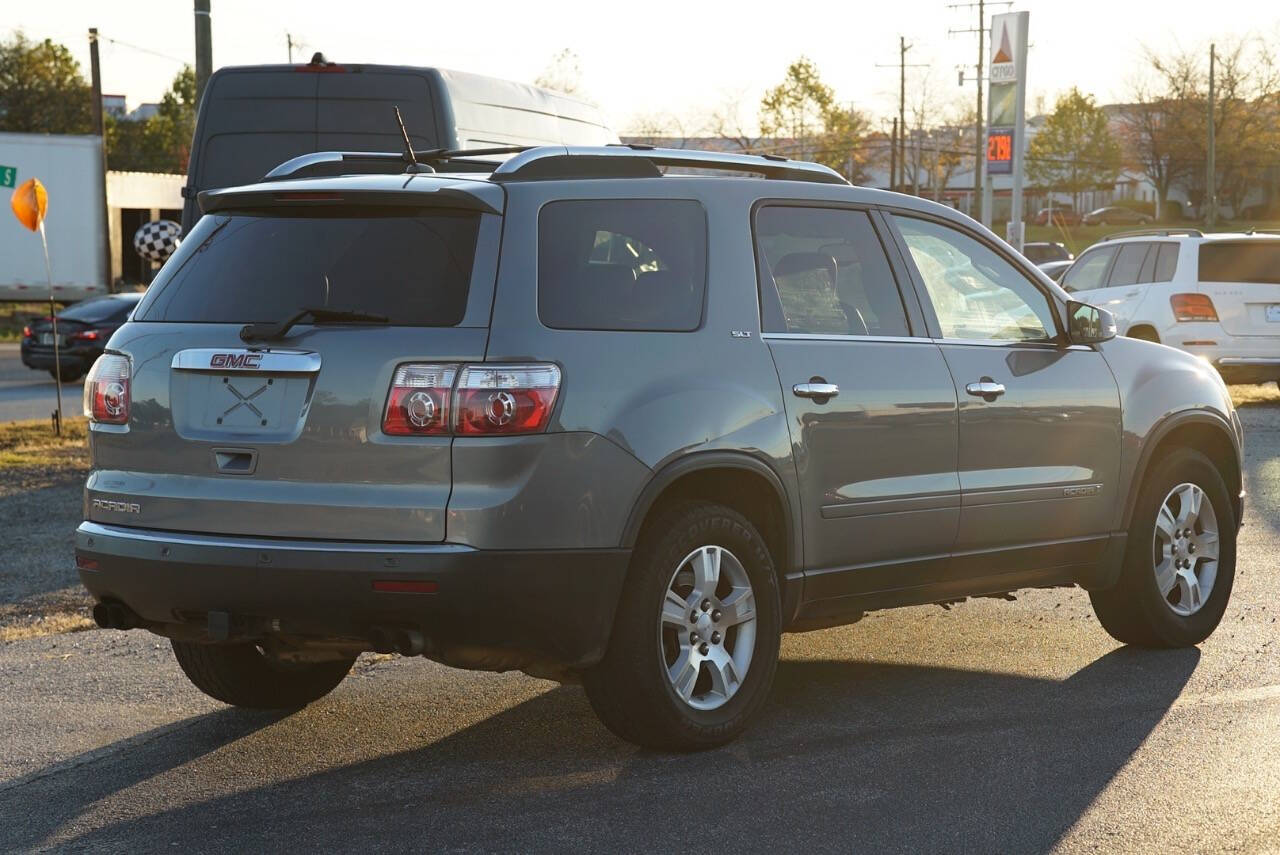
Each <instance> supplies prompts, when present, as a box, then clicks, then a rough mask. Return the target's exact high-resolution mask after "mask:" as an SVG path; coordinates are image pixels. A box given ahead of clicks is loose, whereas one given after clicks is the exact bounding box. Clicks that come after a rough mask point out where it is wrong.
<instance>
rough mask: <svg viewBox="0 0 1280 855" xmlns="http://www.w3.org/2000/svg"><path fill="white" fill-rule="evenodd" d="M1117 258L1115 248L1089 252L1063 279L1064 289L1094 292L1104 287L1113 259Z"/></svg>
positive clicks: (1081, 257)
mask: <svg viewBox="0 0 1280 855" xmlns="http://www.w3.org/2000/svg"><path fill="white" fill-rule="evenodd" d="M1115 256H1116V248H1115V247H1114V246H1106V247H1102V248H1100V249H1091V250H1089V251H1088V252H1086V253H1085V254H1084V255H1081V256H1080V257H1079V258H1077V259H1076V263H1075V264H1073V265H1071V269H1069V270H1068V271H1067V274H1066V276H1064V277H1063V279H1062V287H1063V288H1066V289H1067V290H1068V291H1092V290H1093V289H1095V288H1101V287H1103V282H1104V281H1105V279H1104V277H1105V276H1106V275H1107V268H1109V267H1110V266H1111V259H1113V258H1115Z"/></svg>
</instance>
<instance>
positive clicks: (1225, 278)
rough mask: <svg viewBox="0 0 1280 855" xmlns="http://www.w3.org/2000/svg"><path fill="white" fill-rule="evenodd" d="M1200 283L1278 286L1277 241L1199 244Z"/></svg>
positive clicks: (1279, 244)
mask: <svg viewBox="0 0 1280 855" xmlns="http://www.w3.org/2000/svg"><path fill="white" fill-rule="evenodd" d="M1200 281H1201V282H1261V283H1264V284H1265V283H1272V282H1278V283H1280V241H1272V240H1266V241H1265V242H1264V241H1261V240H1259V241H1255V242H1253V243H1208V242H1206V243H1202V244H1200Z"/></svg>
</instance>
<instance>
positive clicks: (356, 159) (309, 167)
mask: <svg viewBox="0 0 1280 855" xmlns="http://www.w3.org/2000/svg"><path fill="white" fill-rule="evenodd" d="M530 148H532V146H527V145H505V146H494V147H492V148H472V149H465V148H458V149H445V148H429V149H424V150H422V151H417V150H415V151H414V152H413V156H414V158H415V159H416V160H417V161H418V162H417V163H416V164H413V163H411V162H410V161H409V155H408V152H398V151H316V152H312V153H310V154H303V155H299V156H298V157H295V158H292V159H290V160H286V161H285V162H284V163H282V164H280V165H279V166H277V167H276V168H274V169H272V170H271V171H270V172H268V173H267V174H266V175H265V176H264V177H263V179H262V180H263V181H280V180H282V179H286V178H311V177H316V176H320V175H349V174H352V173H389V174H395V173H399V172H407V171H411V170H410V167H412V166H416V167H417V168H416V169H414V170H412V171H416V172H435V171H436V170H435V169H434V168H433V167H432V166H431V164H432V163H444V162H446V161H450V160H461V159H467V158H472V157H486V156H490V155H495V154H516V153H518V152H522V151H527V150H528V149H530ZM494 165H495V166H496V165H497V161H494ZM393 167H394V168H393Z"/></svg>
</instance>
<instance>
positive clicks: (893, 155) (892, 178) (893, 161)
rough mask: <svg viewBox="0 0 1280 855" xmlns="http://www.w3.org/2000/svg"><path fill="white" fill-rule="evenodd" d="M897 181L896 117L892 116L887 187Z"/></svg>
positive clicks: (891, 187)
mask: <svg viewBox="0 0 1280 855" xmlns="http://www.w3.org/2000/svg"><path fill="white" fill-rule="evenodd" d="M897 183H898V117H897V116H894V118H893V136H891V137H890V138H889V189H890V190H892V189H893V188H894V186H895V185H896V184H897Z"/></svg>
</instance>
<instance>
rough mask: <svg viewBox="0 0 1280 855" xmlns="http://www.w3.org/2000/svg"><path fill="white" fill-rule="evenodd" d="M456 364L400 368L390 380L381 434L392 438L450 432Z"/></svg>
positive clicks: (402, 366)
mask: <svg viewBox="0 0 1280 855" xmlns="http://www.w3.org/2000/svg"><path fill="white" fill-rule="evenodd" d="M457 373H458V368H457V366H455V365H426V364H421V363H417V364H410V365H401V366H400V367H399V368H397V369H396V373H395V376H394V377H393V378H392V379H391V391H390V393H388V395H387V408H386V410H385V411H384V412H383V416H382V432H383V433H386V434H391V435H392V436H429V435H438V434H447V433H449V416H450V412H449V398H450V395H451V393H452V391H453V378H454V377H455V376H457Z"/></svg>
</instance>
